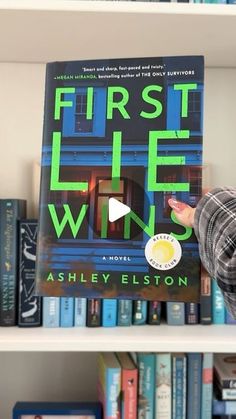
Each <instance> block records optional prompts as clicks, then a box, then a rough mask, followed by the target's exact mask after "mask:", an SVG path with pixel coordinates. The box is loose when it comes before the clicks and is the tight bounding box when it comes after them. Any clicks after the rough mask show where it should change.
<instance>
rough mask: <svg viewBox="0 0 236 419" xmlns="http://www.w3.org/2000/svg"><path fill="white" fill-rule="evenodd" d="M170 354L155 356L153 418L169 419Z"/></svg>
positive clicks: (170, 399)
mask: <svg viewBox="0 0 236 419" xmlns="http://www.w3.org/2000/svg"><path fill="white" fill-rule="evenodd" d="M171 370H172V368H171V354H170V353H166V354H165V353H163V354H161V353H160V354H157V355H156V381H155V411H156V413H155V416H154V417H155V418H166V419H171V401H172V398H171V384H172V383H171Z"/></svg>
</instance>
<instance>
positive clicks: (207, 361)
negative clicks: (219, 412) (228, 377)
mask: <svg viewBox="0 0 236 419" xmlns="http://www.w3.org/2000/svg"><path fill="white" fill-rule="evenodd" d="M212 382H213V354H212V353H204V354H203V360H202V403H201V419H212V392H213V385H212Z"/></svg>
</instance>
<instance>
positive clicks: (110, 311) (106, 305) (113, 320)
mask: <svg viewBox="0 0 236 419" xmlns="http://www.w3.org/2000/svg"><path fill="white" fill-rule="evenodd" d="M116 325H117V300H116V299H115V298H104V299H103V301H102V326H103V327H115V326H116Z"/></svg>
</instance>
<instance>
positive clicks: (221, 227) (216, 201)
mask: <svg viewBox="0 0 236 419" xmlns="http://www.w3.org/2000/svg"><path fill="white" fill-rule="evenodd" d="M194 231H195V234H196V236H197V239H198V242H199V253H200V258H201V261H202V264H203V266H204V267H205V268H206V270H207V271H208V273H209V274H210V275H211V277H212V278H215V279H216V280H217V283H218V285H219V287H220V288H221V291H222V294H223V297H224V300H225V305H226V308H227V310H228V311H229V312H230V314H231V315H232V316H233V318H235V319H236V188H233V187H232V188H230V187H224V188H215V189H213V190H212V191H210V192H208V193H207V194H206V195H205V196H204V197H203V198H202V199H201V200H200V201H199V203H198V205H197V208H196V212H195V216H194Z"/></svg>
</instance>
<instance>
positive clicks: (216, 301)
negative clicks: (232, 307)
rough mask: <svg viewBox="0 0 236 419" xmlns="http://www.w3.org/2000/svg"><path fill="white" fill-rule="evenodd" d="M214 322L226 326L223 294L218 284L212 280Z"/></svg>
mask: <svg viewBox="0 0 236 419" xmlns="http://www.w3.org/2000/svg"><path fill="white" fill-rule="evenodd" d="M211 286H212V320H213V323H214V324H225V304H224V298H223V295H222V292H221V290H220V288H219V286H218V284H217V282H216V280H214V279H213V280H212V283H211Z"/></svg>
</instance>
